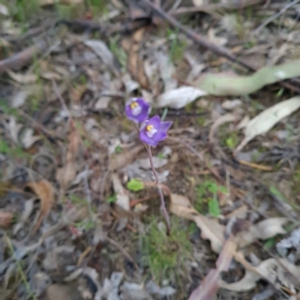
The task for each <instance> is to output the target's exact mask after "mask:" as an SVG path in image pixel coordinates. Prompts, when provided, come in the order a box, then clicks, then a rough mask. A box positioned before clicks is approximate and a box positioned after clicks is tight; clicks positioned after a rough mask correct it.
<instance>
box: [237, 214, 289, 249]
mask: <svg viewBox="0 0 300 300" xmlns="http://www.w3.org/2000/svg"><path fill="white" fill-rule="evenodd" d="M287 221H288V218H270V219H266V220H264V221H261V222H259V223H257V224H254V225H252V226H250V227H249V228H248V230H245V231H241V232H239V233H238V234H237V235H236V237H235V241H236V242H237V244H238V245H239V246H240V247H244V246H247V245H249V244H251V243H253V242H254V241H255V240H256V239H260V240H266V239H269V238H271V237H273V236H275V235H277V234H285V233H286V231H285V230H284V228H283V227H282V225H284V224H285V223H286V222H287Z"/></svg>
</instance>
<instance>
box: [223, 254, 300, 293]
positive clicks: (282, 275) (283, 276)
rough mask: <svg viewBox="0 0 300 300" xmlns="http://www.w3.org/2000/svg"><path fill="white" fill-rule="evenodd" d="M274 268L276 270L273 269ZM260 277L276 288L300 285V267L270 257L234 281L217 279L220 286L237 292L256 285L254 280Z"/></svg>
mask: <svg viewBox="0 0 300 300" xmlns="http://www.w3.org/2000/svg"><path fill="white" fill-rule="evenodd" d="M275 270H276V271H275ZM262 278H265V279H268V281H270V282H271V283H272V284H274V285H275V286H276V287H277V288H281V286H285V287H287V288H289V289H290V288H291V287H296V286H297V287H298V288H299V286H300V282H299V278H300V267H298V266H295V265H293V264H291V263H290V262H289V261H288V260H287V259H284V258H281V259H274V258H270V259H267V260H264V261H262V262H261V263H260V264H259V265H258V266H257V267H253V270H252V271H250V270H246V274H245V275H244V277H243V278H242V279H241V280H239V281H237V282H234V283H227V282H225V281H223V280H220V281H219V285H220V287H222V288H224V289H227V290H231V291H237V292H246V291H249V290H251V289H253V288H255V286H256V282H257V281H258V280H260V279H262Z"/></svg>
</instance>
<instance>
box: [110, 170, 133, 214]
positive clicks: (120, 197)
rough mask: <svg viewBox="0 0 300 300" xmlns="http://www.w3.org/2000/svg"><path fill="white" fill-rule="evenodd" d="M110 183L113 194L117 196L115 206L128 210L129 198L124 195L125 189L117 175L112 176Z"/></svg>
mask: <svg viewBox="0 0 300 300" xmlns="http://www.w3.org/2000/svg"><path fill="white" fill-rule="evenodd" d="M111 178H112V183H113V188H114V191H115V193H116V194H117V202H116V203H117V204H118V205H119V206H121V207H122V208H123V209H125V210H127V211H128V210H130V201H129V196H128V195H127V194H126V193H125V189H124V188H123V186H122V183H121V181H120V179H119V177H118V175H117V174H115V173H114V174H112V175H111Z"/></svg>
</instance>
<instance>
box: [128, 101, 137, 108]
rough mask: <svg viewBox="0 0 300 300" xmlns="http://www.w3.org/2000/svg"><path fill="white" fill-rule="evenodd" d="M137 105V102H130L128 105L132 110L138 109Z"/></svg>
mask: <svg viewBox="0 0 300 300" xmlns="http://www.w3.org/2000/svg"><path fill="white" fill-rule="evenodd" d="M138 106H139V105H138V103H137V102H135V101H134V102H132V103H131V104H130V108H131V109H134V108H136V107H138Z"/></svg>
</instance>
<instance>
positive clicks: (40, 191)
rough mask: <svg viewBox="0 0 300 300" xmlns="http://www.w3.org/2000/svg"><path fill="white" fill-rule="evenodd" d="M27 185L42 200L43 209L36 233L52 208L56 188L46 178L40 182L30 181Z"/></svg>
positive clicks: (36, 225) (35, 228)
mask: <svg viewBox="0 0 300 300" xmlns="http://www.w3.org/2000/svg"><path fill="white" fill-rule="evenodd" d="M26 186H27V187H29V188H31V189H32V190H33V191H34V192H35V194H36V195H37V196H38V197H39V199H40V200H41V211H40V215H39V217H38V220H37V222H36V224H35V225H34V228H33V233H34V232H36V230H37V229H38V228H39V227H40V225H41V223H42V221H43V219H44V218H45V216H46V215H48V214H49V212H50V210H51V207H52V205H53V203H54V189H53V186H52V184H51V183H50V182H49V181H47V180H45V179H43V180H41V181H38V182H29V183H27V185H26Z"/></svg>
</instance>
